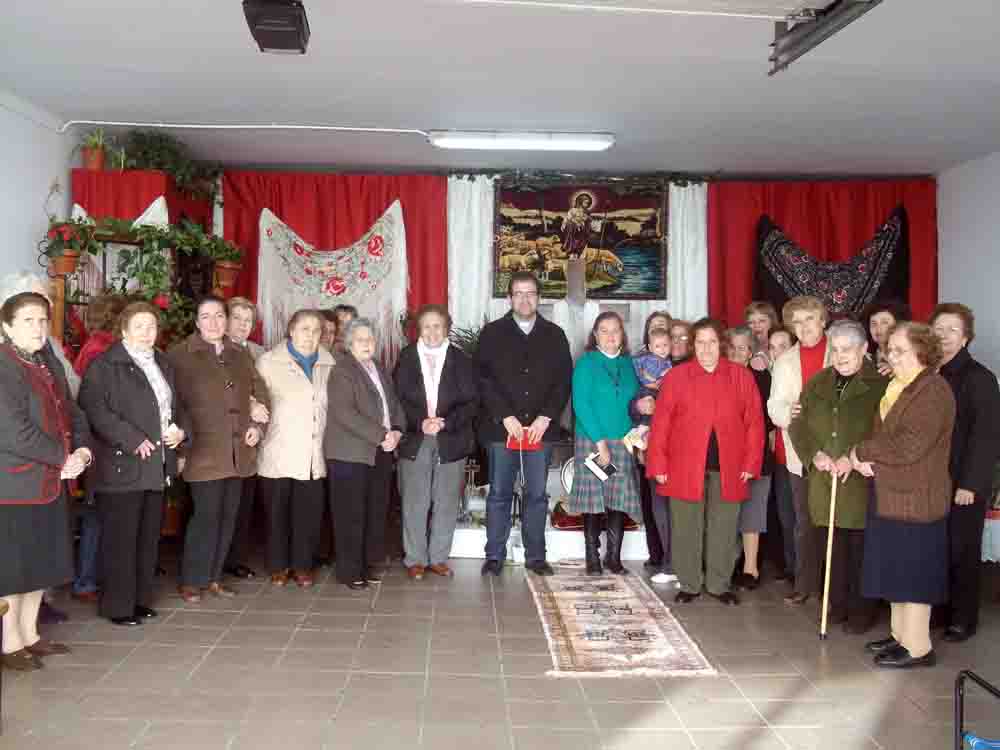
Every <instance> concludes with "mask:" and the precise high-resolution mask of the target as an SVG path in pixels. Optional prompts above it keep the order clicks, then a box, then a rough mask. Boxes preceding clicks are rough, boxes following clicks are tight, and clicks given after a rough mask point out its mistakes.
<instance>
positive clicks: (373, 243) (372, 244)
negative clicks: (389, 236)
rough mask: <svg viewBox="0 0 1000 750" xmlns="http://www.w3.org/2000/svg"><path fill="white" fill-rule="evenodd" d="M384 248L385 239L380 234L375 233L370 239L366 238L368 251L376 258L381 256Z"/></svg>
mask: <svg viewBox="0 0 1000 750" xmlns="http://www.w3.org/2000/svg"><path fill="white" fill-rule="evenodd" d="M384 249H385V241H384V240H383V239H382V235H380V234H376V235H374V236H373V237H372V238H371V239H370V240H368V252H369V254H371V255H374V256H375V257H376V258H380V257H382V251H383V250H384Z"/></svg>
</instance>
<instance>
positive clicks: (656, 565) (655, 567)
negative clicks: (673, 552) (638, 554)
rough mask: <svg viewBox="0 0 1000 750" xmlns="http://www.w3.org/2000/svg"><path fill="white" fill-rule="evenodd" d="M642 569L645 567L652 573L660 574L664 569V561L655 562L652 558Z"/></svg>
mask: <svg viewBox="0 0 1000 750" xmlns="http://www.w3.org/2000/svg"><path fill="white" fill-rule="evenodd" d="M642 567H644V568H645V569H646V570H648V571H649V572H650V573H659V572H660V568H662V567H663V560H653V559H652V558H651V559H649V560H646V562H644V563H643V564H642Z"/></svg>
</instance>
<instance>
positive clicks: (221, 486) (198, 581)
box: [168, 296, 271, 604]
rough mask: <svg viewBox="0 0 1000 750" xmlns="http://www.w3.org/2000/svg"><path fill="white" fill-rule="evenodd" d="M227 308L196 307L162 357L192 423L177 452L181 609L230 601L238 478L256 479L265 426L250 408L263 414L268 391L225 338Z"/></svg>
mask: <svg viewBox="0 0 1000 750" xmlns="http://www.w3.org/2000/svg"><path fill="white" fill-rule="evenodd" d="M226 324H227V319H226V303H225V301H224V300H222V299H220V298H219V297H214V296H209V297H205V298H203V299H202V300H200V301H199V302H198V305H197V307H196V312H195V327H196V329H197V330H196V331H195V332H194V333H192V334H191V335H190V336H188V337H187V338H186V339H185V340H184V341H182V342H180V343H178V344H176V345H175V346H174V347H173V348H171V350H170V352H169V355H168V356H169V359H170V362H171V364H172V365H173V367H174V370H175V373H176V382H177V391H178V395H179V396H180V400H181V402H182V403H183V404H184V405H185V407H187V410H188V412H189V414H190V415H191V429H192V433H191V445H190V447H188V446H182V449H181V453H182V457H183V459H184V466H183V474H184V479H185V480H186V481H187V482H188V483H189V485H190V486H191V497H192V500H193V501H194V515H193V516H192V517H191V519H190V520H189V521H188V526H187V532H186V534H185V538H184V559H183V562H182V569H181V585H180V587H179V589H178V590H179V592H180V595H181V597H182V598H183V599H184V601H185V602H188V603H190V604H195V603H198V602H200V601H201V592H202V591H203V590H207V591H208V592H209V593H211V594H213V595H215V596H220V597H226V598H231V597H234V596H236V592H235V591H233V590H232V589H230V588H228V587H226V586H224V585H223V584H222V568H223V565H224V563H225V559H226V554H227V553H228V551H229V544H230V542H231V541H232V538H233V529H234V528H235V526H236V516H237V512H238V510H239V506H240V497H241V493H242V488H243V487H242V486H243V477H249V476H252V475H253V474H255V473H256V471H257V444H258V443H259V442H260V440H261V438H262V437H263V436H264V429H265V424H266V422H262V421H257V420H255V419H254V418H253V416H252V413H251V410H252V409H253V407H254V405H255V404H256V405H260V406H263V407H264V408H265V410H266V409H267V408H269V407H270V403H271V400H270V397H269V396H268V393H267V386H265V385H264V381H263V380H262V379H261V377H260V376H259V375H258V374H257V369H256V368H255V367H254V362H253V359H252V358H251V356H250V355H249V354H248V353H247V351H246V350H245V349H243V348H242V347H239V346H237V345H236V344H234V343H233V342H232V340H231V339H229V338H228V337H227V336H226Z"/></svg>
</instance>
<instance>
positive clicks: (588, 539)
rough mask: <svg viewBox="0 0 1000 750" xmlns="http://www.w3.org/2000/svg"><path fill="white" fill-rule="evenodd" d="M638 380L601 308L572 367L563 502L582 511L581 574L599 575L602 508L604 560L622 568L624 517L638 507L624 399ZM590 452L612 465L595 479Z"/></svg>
mask: <svg viewBox="0 0 1000 750" xmlns="http://www.w3.org/2000/svg"><path fill="white" fill-rule="evenodd" d="M638 389H639V381H638V379H637V378H636V376H635V370H633V369H632V362H631V360H630V359H629V356H628V339H627V337H626V335H625V327H624V325H623V324H622V319H621V317H620V316H619V315H618V313H614V312H603V313H601V314H600V315H598V316H597V319H596V320H595V321H594V326H593V328H592V329H591V331H590V338H589V339H588V341H587V347H586V351H585V352H584V354H583V356H582V357H580V359H579V361H578V362H577V363H576V367H575V368H574V370H573V413H574V415H575V416H576V425H575V434H576V439H575V445H574V450H573V455H574V459H573V491H572V492H571V493H570V497H569V500H568V501H567V503H566V509H567V510H568V511H569V512H570V513H582V514H583V535H584V543H585V545H586V552H587V574H588V575H600V574H601V573H602V572H603V570H602V568H601V556H600V544H601V528H602V526H604V515H605V514H607V530H608V535H607V543H608V546H607V553H606V554H605V556H604V564H605V565H606V566H607V568H608V570H610V571H611V572H612V573H615V574H617V575H625V574H626V573H628V570H627V569H626V568H625V566H623V565H622V562H621V547H622V540H623V538H624V534H625V517H626V516H632V517H633V518H634V517H636V516H638V515H639V514H640V512H641V506H640V500H639V488H638V485H637V484H636V476H635V464H634V462H633V460H632V454H631V453H630V452H629V451H628V449H627V448H626V447H625V443H624V442H623V438H624V437H625V435H626V434H628V432H629V430H631V429H632V419H631V417H630V416H629V402H630V401H631V400H632V397H633V396H635V394H636V392H637V391H638ZM590 456H595V459H594V462H595V463H596V464H597V465H598V466H599V467H606V466H608V465H609V464H613V465H614V466H615V468H616V469H617V470H616V471H615V473H613V474H610V475H609V476H608V477H607V479H605V480H603V481H602V480H601V479H599V478H598V476H597V475H596V474H594V472H592V471H591V470H590V469H589V468H588V467H587V466H586V465H585V462H586V461H587V460H588V458H589V457H590Z"/></svg>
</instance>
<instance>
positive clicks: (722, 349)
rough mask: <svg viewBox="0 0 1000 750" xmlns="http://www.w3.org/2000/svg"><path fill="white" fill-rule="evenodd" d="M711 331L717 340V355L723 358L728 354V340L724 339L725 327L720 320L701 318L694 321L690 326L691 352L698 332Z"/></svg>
mask: <svg viewBox="0 0 1000 750" xmlns="http://www.w3.org/2000/svg"><path fill="white" fill-rule="evenodd" d="M704 330H712V331H715V335H716V336H717V337H718V339H719V354H720V355H721V356H723V357H725V356H726V355H727V354H729V339H728V338H727V337H726V327H725V326H724V325H723V324H722V321H721V320H716V319H715V318H702V319H701V320H696V321H695V322H694V324H693V325H692V326H691V333H690V336H691V350H692V351H693V350H694V340H695V338H697V336H698V331H704Z"/></svg>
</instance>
